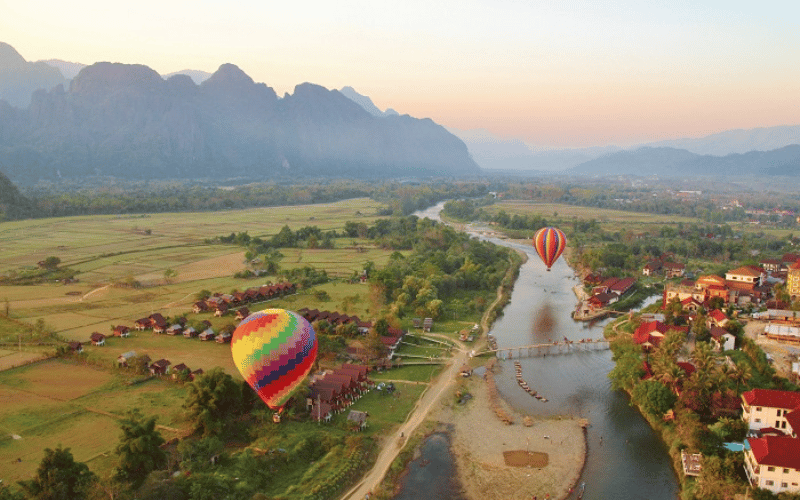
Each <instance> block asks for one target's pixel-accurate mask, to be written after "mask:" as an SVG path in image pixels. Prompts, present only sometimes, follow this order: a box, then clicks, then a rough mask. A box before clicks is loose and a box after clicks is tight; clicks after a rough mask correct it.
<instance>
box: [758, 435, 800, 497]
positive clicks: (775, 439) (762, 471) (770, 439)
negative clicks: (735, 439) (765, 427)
mask: <svg viewBox="0 0 800 500" xmlns="http://www.w3.org/2000/svg"><path fill="white" fill-rule="evenodd" d="M747 443H748V444H749V449H748V448H745V452H744V470H745V473H746V474H747V478H748V480H749V481H750V485H751V486H753V487H754V488H763V489H765V490H769V491H771V492H773V493H782V492H784V491H786V492H792V493H796V492H800V439H796V438H792V437H789V436H764V437H760V438H748V439H747Z"/></svg>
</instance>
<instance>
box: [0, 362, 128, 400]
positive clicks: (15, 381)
mask: <svg viewBox="0 0 800 500" xmlns="http://www.w3.org/2000/svg"><path fill="white" fill-rule="evenodd" d="M113 378H114V375H112V374H111V373H108V372H107V371H104V370H100V369H97V368H94V367H88V366H79V365H78V366H76V365H72V364H70V363H64V362H62V361H59V360H49V361H43V362H42V363H37V364H35V365H30V366H26V367H23V368H18V369H16V370H13V371H10V372H4V373H0V385H3V386H5V387H10V388H13V389H15V390H18V391H24V392H25V393H27V394H35V395H37V396H40V397H45V398H51V399H56V400H60V401H69V400H72V399H75V398H79V397H81V396H85V395H86V394H88V393H90V392H92V391H94V390H97V389H98V388H100V387H102V386H103V385H104V384H106V383H108V382H110V381H111V380H112V379H113Z"/></svg>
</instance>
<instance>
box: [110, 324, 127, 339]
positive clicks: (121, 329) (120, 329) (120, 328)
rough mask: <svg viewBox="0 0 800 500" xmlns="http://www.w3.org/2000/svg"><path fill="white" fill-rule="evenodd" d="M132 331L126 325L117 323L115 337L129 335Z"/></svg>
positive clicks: (114, 331)
mask: <svg viewBox="0 0 800 500" xmlns="http://www.w3.org/2000/svg"><path fill="white" fill-rule="evenodd" d="M130 332H131V329H130V328H128V327H127V326H124V325H117V326H115V327H114V330H113V333H114V336H115V337H128V336H130V334H131V333H130Z"/></svg>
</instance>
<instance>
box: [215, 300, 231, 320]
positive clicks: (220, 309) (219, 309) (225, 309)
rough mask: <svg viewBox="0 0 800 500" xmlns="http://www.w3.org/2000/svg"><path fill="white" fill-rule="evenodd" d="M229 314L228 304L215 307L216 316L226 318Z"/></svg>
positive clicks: (222, 303)
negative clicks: (226, 314)
mask: <svg viewBox="0 0 800 500" xmlns="http://www.w3.org/2000/svg"><path fill="white" fill-rule="evenodd" d="M227 312H228V304H226V303H224V302H221V303H219V304H217V305H215V306H214V316H217V317H220V316H224V315H225V313H227Z"/></svg>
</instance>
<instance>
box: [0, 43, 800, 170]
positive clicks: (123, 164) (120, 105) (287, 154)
mask: <svg viewBox="0 0 800 500" xmlns="http://www.w3.org/2000/svg"><path fill="white" fill-rule="evenodd" d="M3 101H6V102H5V103H4V102H3ZM6 103H7V104H6ZM459 139H460V140H459ZM796 144H800V125H791V126H790V125H786V126H779V127H770V128H758V129H751V130H730V131H725V132H721V133H718V134H713V135H710V136H707V137H702V138H687V139H673V140H667V141H659V142H653V143H649V144H644V145H639V146H634V147H630V148H625V149H623V148H619V147H616V146H607V147H592V148H576V149H560V150H559V149H546V148H542V147H538V146H535V145H531V144H529V143H526V142H524V141H521V140H518V139H505V138H499V137H497V136H495V135H493V134H491V133H489V132H488V131H485V130H458V129H447V130H445V129H444V128H443V127H440V126H439V125H436V124H435V123H433V122H432V121H431V120H427V119H426V120H418V119H415V118H412V117H409V116H407V115H406V116H400V115H399V114H398V113H397V112H396V111H394V110H393V109H387V110H385V111H382V110H380V109H379V108H378V107H377V106H375V104H374V103H373V102H372V100H371V99H370V98H369V97H368V96H365V95H362V94H359V93H358V92H357V91H356V90H355V89H353V88H352V87H349V86H348V87H343V88H341V89H339V90H338V91H336V90H327V89H325V88H323V87H320V86H317V85H312V84H302V85H298V86H297V87H296V88H295V91H294V93H293V94H287V95H286V96H284V97H283V98H280V97H278V96H277V95H276V94H275V92H274V90H273V89H271V88H269V87H267V86H266V85H265V84H263V83H255V82H253V80H252V79H251V78H250V77H249V76H247V75H246V74H244V73H243V72H242V71H241V70H239V68H237V67H235V66H233V65H228V64H226V65H223V66H221V67H220V69H219V70H218V71H217V72H215V73H213V74H211V73H208V72H205V71H200V70H191V69H186V70H182V71H177V72H174V73H170V74H167V75H158V74H157V73H156V72H155V71H153V70H151V69H150V68H147V67H145V66H140V65H123V64H110V63H98V64H94V65H91V66H86V65H84V64H81V63H72V62H66V61H61V60H56V59H50V60H47V61H39V62H35V63H31V62H27V61H25V59H24V58H23V57H22V56H21V55H19V54H18V53H17V52H16V50H14V49H13V47H11V46H10V45H7V44H4V43H0V168H3V169H5V170H6V171H7V172H9V174H10V175H11V177H12V179H14V180H15V181H24V182H35V181H36V180H37V179H39V178H54V177H59V176H84V175H113V176H123V177H138V178H149V177H210V178H221V177H243V178H263V177H265V176H273V175H277V176H294V175H320V174H322V175H326V174H327V175H358V176H361V175H366V176H407V175H462V174H475V173H477V172H478V166H480V167H482V168H483V169H486V170H487V171H489V170H503V171H508V172H516V173H521V172H526V171H527V172H537V171H540V172H541V171H550V172H553V171H556V172H562V173H564V174H574V175H581V176H585V175H620V174H624V175H658V176H674V175H691V174H697V175H722V176H727V175H743V174H744V175H792V176H793V175H800V166H798V154H797V149H798V148H796V147H791V146H792V145H796Z"/></svg>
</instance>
